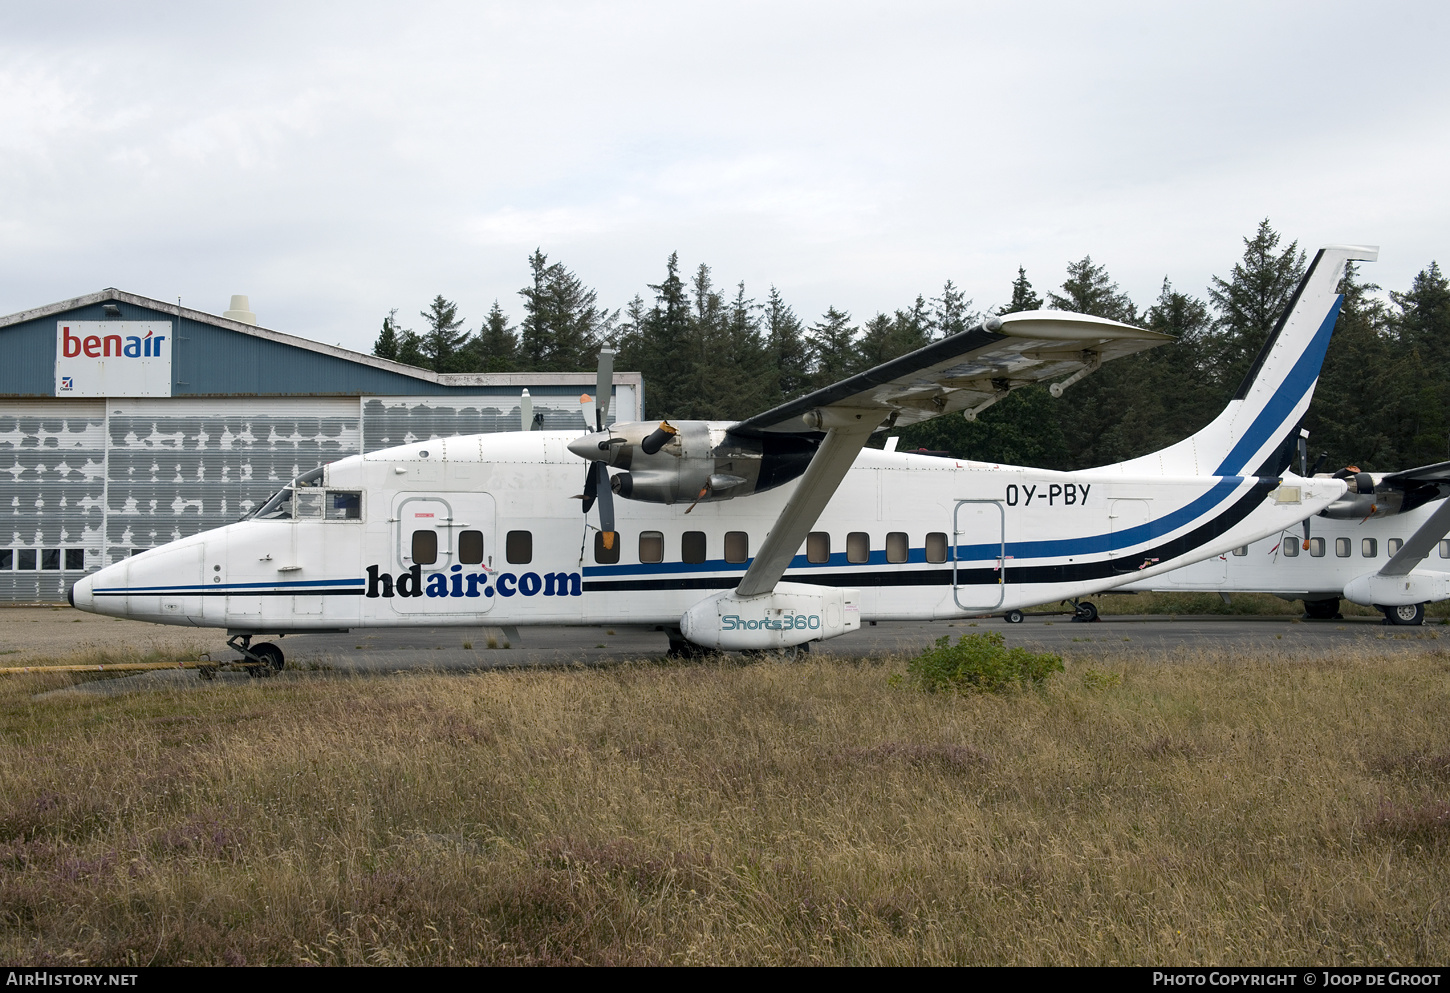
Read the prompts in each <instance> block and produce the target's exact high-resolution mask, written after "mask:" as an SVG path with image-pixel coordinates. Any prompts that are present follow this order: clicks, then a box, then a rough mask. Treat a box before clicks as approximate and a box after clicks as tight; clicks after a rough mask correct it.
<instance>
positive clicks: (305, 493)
mask: <svg viewBox="0 0 1450 993" xmlns="http://www.w3.org/2000/svg"><path fill="white" fill-rule="evenodd" d="M322 499H323V493H322V492H321V491H320V490H299V491H298V493H297V517H298V519H299V520H301V519H304V518H311V519H320V518H321V517H322Z"/></svg>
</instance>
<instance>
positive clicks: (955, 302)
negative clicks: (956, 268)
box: [931, 279, 977, 338]
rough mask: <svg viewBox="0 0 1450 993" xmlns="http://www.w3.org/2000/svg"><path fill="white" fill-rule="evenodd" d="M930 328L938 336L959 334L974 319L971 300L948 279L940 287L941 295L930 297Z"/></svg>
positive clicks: (974, 314)
mask: <svg viewBox="0 0 1450 993" xmlns="http://www.w3.org/2000/svg"><path fill="white" fill-rule="evenodd" d="M931 302H932V304H933V305H934V306H933V307H932V313H931V319H932V328H933V330H934V331H936V336H937V337H938V338H945V337H947V336H948V335H953V334H960V333H961V332H963V331H965V330H966V329H967V328H968V327H970V326H971V325H972V323H973V322H974V321H975V320H976V316H977V315H976V313H975V312H974V311H973V310H972V301H970V300H968V299H967V296H966V294H965V293H963V292H962V291H961V290H959V289H958V288H957V285H956V284H955V283H953V282H952V281H951V280H950V279H948V280H947V281H946V285H945V286H943V287H942V289H941V296H939V297H934V298H932V301H931Z"/></svg>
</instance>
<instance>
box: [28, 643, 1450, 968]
mask: <svg viewBox="0 0 1450 993" xmlns="http://www.w3.org/2000/svg"><path fill="white" fill-rule="evenodd" d="M903 668H904V660H903V659H892V660H887V661H886V662H883V663H870V664H851V663H842V662H836V661H832V660H830V659H828V658H819V657H818V658H816V659H814V660H812V661H808V662H801V663H791V662H764V663H756V664H741V663H740V662H739V661H738V660H730V659H726V660H716V661H713V662H706V663H702V664H692V665H684V666H664V665H656V664H651V663H640V664H637V665H625V666H619V667H615V668H609V669H590V670H582V669H580V670H564V671H532V672H530V671H515V672H490V673H480V674H475V675H444V674H430V673H418V674H415V675H402V676H397V675H393V676H387V677H371V678H370V677H341V676H335V675H329V674H290V673H289V674H287V675H286V676H284V677H282V678H278V679H273V680H250V681H245V682H233V683H230V684H214V685H209V686H204V687H203V686H201V685H200V684H198V688H196V689H186V690H184V691H183V690H176V691H168V692H144V693H143V692H138V693H134V694H124V695H121V696H101V695H98V694H97V695H78V694H71V695H60V696H49V697H44V698H40V699H36V698H34V697H33V696H32V694H34V693H35V692H36V691H37V690H38V689H42V688H44V687H46V686H49V685H54V684H55V683H57V682H58V677H48V678H47V679H30V678H26V679H15V680H11V681H8V682H4V683H0V725H3V729H4V738H3V740H4V747H3V749H0V921H3V925H0V959H3V960H5V961H7V962H22V963H38V962H91V963H137V964H147V963H152V964H161V963H166V964H172V963H193V962H194V963H250V964H258V963H298V962H318V963H323V964H332V963H338V964H342V963H348V964H352V963H379V964H382V963H408V964H424V963H532V962H537V963H572V962H587V963H881V964H894V963H1025V964H1039V963H1042V964H1058V963H1073V964H1088V963H1092V964H1096V963H1165V964H1168V963H1259V962H1273V963H1307V962H1315V963H1321V962H1322V963H1384V962H1395V963H1413V962H1426V963H1428V962H1443V961H1445V960H1446V959H1447V958H1450V937H1447V929H1446V927H1445V925H1444V915H1445V912H1446V911H1445V907H1444V894H1445V893H1446V891H1447V883H1450V873H1447V869H1450V740H1447V739H1450V730H1447V727H1446V722H1445V716H1446V712H1447V702H1450V692H1447V687H1450V678H1447V677H1450V658H1447V657H1446V656H1444V655H1440V654H1430V655H1421V656H1417V657H1412V658H1409V657H1396V658H1388V657H1386V658H1374V657H1364V656H1358V657H1354V658H1344V659H1336V660H1332V661H1315V660H1297V661H1293V660H1291V661H1280V662H1274V663H1268V662H1262V661H1243V660H1236V659H1234V658H1232V657H1228V656H1225V655H1212V654H1207V653H1205V654H1204V655H1202V656H1201V657H1199V658H1196V659H1190V660H1188V661H1175V662H1173V663H1165V662H1161V661H1158V660H1154V659H1151V658H1139V659H1136V660H1127V661H1121V660H1120V661H1113V662H1104V661H1094V660H1093V659H1091V658H1087V657H1081V658H1077V659H1069V662H1068V669H1067V672H1066V673H1065V674H1064V675H1061V676H1059V677H1057V679H1056V680H1055V681H1054V682H1053V683H1052V684H1050V685H1049V687H1048V689H1047V690H1046V691H1044V692H1041V693H1033V692H1026V693H1018V694H1015V695H1009V696H1005V697H999V696H992V697H978V698H961V697H950V696H941V695H938V696H931V695H927V694H924V693H921V692H920V691H917V690H915V689H912V688H910V686H909V685H904V684H901V685H891V684H890V683H889V682H888V679H889V677H890V676H891V675H892V674H893V673H899V672H901V671H902V670H903Z"/></svg>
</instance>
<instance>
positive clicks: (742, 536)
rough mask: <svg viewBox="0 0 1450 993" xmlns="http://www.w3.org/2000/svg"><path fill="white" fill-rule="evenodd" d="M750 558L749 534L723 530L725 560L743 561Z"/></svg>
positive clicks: (732, 561)
mask: <svg viewBox="0 0 1450 993" xmlns="http://www.w3.org/2000/svg"><path fill="white" fill-rule="evenodd" d="M749 559H750V535H748V534H746V533H745V532H744V531H726V532H725V561H726V562H731V563H739V562H745V561H748V560H749Z"/></svg>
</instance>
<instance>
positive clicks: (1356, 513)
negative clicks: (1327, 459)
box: [1319, 469, 1409, 521]
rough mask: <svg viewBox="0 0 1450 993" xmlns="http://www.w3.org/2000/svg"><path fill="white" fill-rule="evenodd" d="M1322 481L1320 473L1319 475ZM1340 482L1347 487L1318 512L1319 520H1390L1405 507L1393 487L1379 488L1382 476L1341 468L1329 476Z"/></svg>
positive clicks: (1397, 491)
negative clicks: (1339, 495) (1340, 495)
mask: <svg viewBox="0 0 1450 993" xmlns="http://www.w3.org/2000/svg"><path fill="white" fill-rule="evenodd" d="M1320 477H1321V478H1323V477H1324V474H1323V473H1321V474H1320ZM1333 478H1335V479H1343V480H1344V482H1345V484H1346V485H1347V486H1348V487H1349V489H1348V491H1347V492H1346V493H1345V494H1344V496H1342V497H1340V498H1339V499H1338V500H1336V501H1334V502H1333V503H1331V504H1330V505H1329V506H1328V507H1325V508H1324V509H1323V510H1321V511H1320V512H1319V515H1320V516H1321V517H1329V518H1333V519H1334V520H1337V521H1361V520H1365V519H1366V518H1369V517H1390V516H1392V515H1394V514H1398V513H1400V512H1401V511H1403V510H1406V509H1409V508H1407V507H1405V505H1404V504H1405V491H1404V490H1402V489H1399V488H1398V487H1394V486H1381V485H1380V480H1381V479H1382V478H1384V474H1383V473H1380V474H1378V475H1376V474H1374V473H1369V472H1357V471H1356V472H1350V471H1349V470H1348V469H1341V470H1339V471H1338V472H1336V473H1335V474H1334V476H1333Z"/></svg>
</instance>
